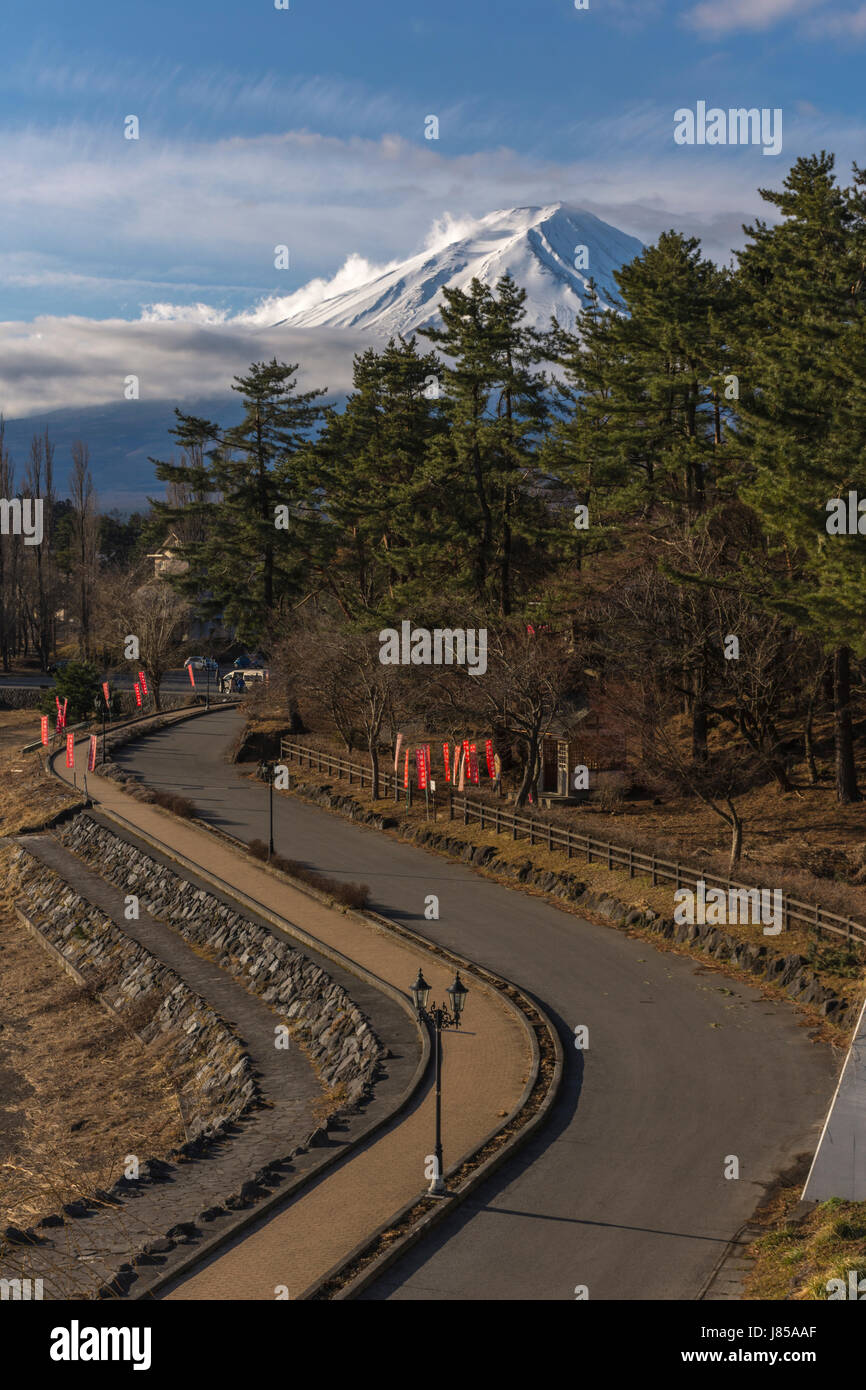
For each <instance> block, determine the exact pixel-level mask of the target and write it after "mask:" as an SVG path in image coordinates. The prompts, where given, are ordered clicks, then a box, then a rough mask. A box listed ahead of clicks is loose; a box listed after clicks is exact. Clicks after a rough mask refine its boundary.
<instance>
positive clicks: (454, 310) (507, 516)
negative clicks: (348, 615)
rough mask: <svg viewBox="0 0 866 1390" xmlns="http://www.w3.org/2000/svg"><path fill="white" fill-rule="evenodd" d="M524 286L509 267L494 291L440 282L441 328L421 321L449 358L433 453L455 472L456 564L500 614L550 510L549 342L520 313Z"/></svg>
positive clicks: (534, 560) (535, 553)
mask: <svg viewBox="0 0 866 1390" xmlns="http://www.w3.org/2000/svg"><path fill="white" fill-rule="evenodd" d="M525 299H526V293H525V291H524V290H522V289H519V288H518V287H517V285H516V284H515V282H514V281H513V279H512V278H511V277H510V276H504V277H503V278H502V280H500V281H499V283H498V284H497V286H496V290H495V293H494V291H492V290H490V289H489V288H488V287H487V286H485V285H483V284H482V283H481V281H479V280H477V279H475V280H473V281H472V283H471V284H470V286H469V289H468V291H465V290H459V289H450V288H447V287H446V288H444V289H443V303H442V307H441V316H442V322H443V327H442V328H426V329H422V330H421V332H422V334H423V336H425V337H427V338H429V339H430V340H431V341H432V342H433V343H435V344H436V345H437V347H439V349H440V351H441V352H442V353H443V354H444V356H445V357H446V359H447V361H446V364H445V365H443V368H442V373H443V376H444V384H445V405H444V408H445V411H446V414H447V416H448V420H449V424H450V430H449V433H448V437H447V441H444V442H443V443H442V445H441V447H439V448H438V449H434V450H433V451H432V454H431V464H432V467H433V469H434V471H436V472H438V474H439V475H440V476H442V475H448V476H450V477H451V478H452V480H453V482H452V488H453V495H454V499H455V503H456V509H455V510H456V512H457V514H458V515H459V516H460V528H459V529H460V536H459V537H458V536H457V535H454V537H453V558H454V563H455V567H456V569H457V570H458V572H459V573H460V574H461V576H462V577H463V578H464V579H465V583H466V586H467V589H468V591H469V593H470V594H471V596H472V597H473V598H474V599H475V600H477V601H478V602H479V603H482V604H486V605H495V607H496V609H497V610H498V612H499V613H500V614H501V615H503V616H508V614H509V613H511V611H512V609H513V607H514V603H515V598H516V596H517V595H518V592H519V591H520V590H522V589H523V588H524V587H525V585H526V582H527V579H528V577H529V576H530V575H531V574H532V573H533V572H537V568H538V560H539V549H538V546H539V541H540V538H541V535H542V532H543V529H544V510H543V507H542V505H541V502H540V500H539V499H538V497H537V496H535V491H536V490H537V489H536V486H535V485H536V483H537V450H538V446H539V443H540V440H541V438H542V437H543V434H544V431H545V429H546V427H547V423H548V414H549V404H548V402H547V399H546V383H545V380H544V377H543V374H542V373H541V372H540V371H539V370H537V369H538V365H539V364H540V363H541V362H542V360H543V355H544V345H543V343H542V341H541V339H540V337H539V335H538V334H536V333H535V332H534V331H533V330H532V329H530V328H529V327H528V326H526V325H525V324H524V323H523V319H524V318H525V315H526V310H525Z"/></svg>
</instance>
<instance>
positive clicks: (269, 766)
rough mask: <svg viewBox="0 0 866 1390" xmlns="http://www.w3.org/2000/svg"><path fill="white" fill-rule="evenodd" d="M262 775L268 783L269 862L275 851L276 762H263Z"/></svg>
mask: <svg viewBox="0 0 866 1390" xmlns="http://www.w3.org/2000/svg"><path fill="white" fill-rule="evenodd" d="M262 776H263V777H264V779H265V781H266V782H267V784H268V863H269V864H270V862H271V855H272V854H273V852H274V763H272V762H271V763H269V762H263V763H262Z"/></svg>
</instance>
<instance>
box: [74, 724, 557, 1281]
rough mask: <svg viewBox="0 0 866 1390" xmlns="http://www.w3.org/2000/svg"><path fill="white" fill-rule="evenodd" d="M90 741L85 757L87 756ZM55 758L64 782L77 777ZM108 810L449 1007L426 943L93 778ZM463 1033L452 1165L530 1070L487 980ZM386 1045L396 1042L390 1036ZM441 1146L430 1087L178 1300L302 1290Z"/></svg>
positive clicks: (91, 786)
mask: <svg viewBox="0 0 866 1390" xmlns="http://www.w3.org/2000/svg"><path fill="white" fill-rule="evenodd" d="M86 747H87V741H86V739H81V740H79V741H78V742H77V743H76V759H77V760H83V758H84V757H85V756H86ZM60 762H62V759H57V760H56V761H55V768H56V770H57V771H58V772H59V773H60V775H61V776H65V777H66V779H67V780H71V777H70V774H69V772H68V770H67V769H66V768H65V767H62V766H59V763H60ZM88 791H89V793H90V795H91V797H92V798H93V800H94V802H95V803H96V804H97V805H98V806H99V808H100V809H101V810H102V811H104V812H107V813H108V814H111V815H116V816H118V817H119V818H121V821H122V822H123V823H125V824H127V825H128V826H130V827H131V828H133V829H134V830H135V831H137V832H139V833H141V834H143V835H145V836H148V837H150V838H152V839H153V840H155V841H156V842H157V843H158V846H159V848H160V849H161V850H162V852H163V853H164V854H166V855H167V856H168V857H169V858H171V859H173V860H175V862H177V863H178V864H179V865H180V867H181V869H183V867H184V866H185V865H187V864H191V865H194V866H196V867H197V868H198V870H199V872H200V873H201V874H202V875H203V876H204V877H205V878H212V879H216V880H218V882H219V885H221V886H222V887H223V889H224V890H227V891H231V892H233V893H235V894H237V895H240V896H241V898H243V897H246V898H248V899H249V900H251V901H252V902H253V903H255V904H257V905H258V906H259V908H260V910H261V911H262V912H263V913H264V914H265V915H266V916H267V917H268V918H269V919H270V920H271V921H272V922H275V923H279V922H280V921H282V923H283V924H284V925H285V928H286V930H287V931H289V932H290V933H292V932H293V930H294V931H295V932H299V933H301V934H302V935H303V934H306V935H308V936H309V937H312V938H314V939H315V941H316V942H317V943H318V944H319V945H320V946H321V947H322V948H323V949H324V950H325V951H326V952H327V950H328V949H331V950H335V951H338V952H340V953H341V954H342V955H343V956H345V957H347V958H349V959H350V960H352V961H355V962H356V963H357V964H358V965H360V966H361V967H362V968H363V969H364V970H366V971H369V972H371V973H372V974H373V975H376V976H378V977H379V978H380V979H382V980H384V981H386V982H387V983H388V984H390V985H392V986H393V987H395V988H397V989H399V990H401V991H403V992H404V993H407V992H408V989H409V986H410V985H411V984H412V982H413V980H414V978H415V976H416V975H417V972H418V969H419V967H421V968H423V971H424V974H425V976H426V978H427V980H428V981H429V983H430V984H431V986H432V989H433V996H432V997H433V999H434V1000H435V1001H436V1002H440V1001H442V1002H445V990H446V989H447V987H448V985H449V984H450V983H451V980H452V978H453V969H452V968H451V967H449V966H447V965H446V964H445V963H444V962H442V961H440V960H439V959H438V958H437V957H436V956H435V955H433V954H432V953H431V952H430V951H428V950H427V949H426V948H424V947H423V946H421V945H418V946H415V945H414V944H413V943H411V942H409V941H407V940H406V939H405V938H404V937H402V936H398V935H396V934H393V933H391V932H389V931H387V929H385V928H384V927H381V928H380V927H377V926H375V925H374V924H372V923H369V924H367V923H364V922H362V920H361V919H360V918H358V917H357V916H354V915H350V914H344V913H341V912H338V911H335V910H334V909H331V908H329V907H327V906H325V905H323V904H321V903H319V902H318V901H316V900H315V899H313V898H311V897H309V896H308V895H307V894H305V893H303V892H301V891H300V890H299V889H295V888H293V887H291V886H290V885H289V884H287V883H286V882H285V880H283V879H281V878H280V877H279V876H278V875H275V874H273V873H271V872H270V871H269V870H268V869H266V868H265V867H264V866H263V865H260V864H257V863H256V862H255V861H254V860H251V859H250V858H249V857H248V856H247V855H246V854H245V853H244V852H243V851H242V850H240V849H235V848H234V847H233V846H232V845H231V844H228V843H224V842H222V841H221V840H219V839H218V838H217V837H215V836H214V835H213V834H211V833H209V832H208V831H206V830H203V829H201V828H200V827H198V826H195V825H192V824H187V823H185V822H183V821H179V820H177V819H176V818H175V817H173V816H170V815H169V814H168V813H167V812H164V811H162V810H160V809H159V808H158V807H155V806H151V805H147V804H144V803H141V802H138V801H135V800H134V799H133V798H131V797H128V796H126V795H124V793H123V792H122V791H121V790H120V788H119V787H118V785H117V783H115V782H112V781H109V780H108V779H106V778H102V777H99V776H98V775H97V774H95V773H91V774H88ZM470 991H471V992H470V995H469V1000H468V1003H467V1007H466V1013H465V1027H464V1028H462V1029H461V1030H460V1031H459V1032H449V1033H448V1034H447V1035H446V1037H445V1040H444V1041H445V1048H444V1057H445V1064H444V1077H445V1085H444V1099H443V1143H444V1150H445V1166H446V1169H448V1168H449V1167H450V1166H451V1165H452V1164H454V1163H455V1162H457V1161H458V1160H459V1159H460V1158H462V1157H463V1156H464V1155H465V1154H467V1153H469V1152H470V1151H472V1150H474V1149H475V1148H476V1147H477V1146H478V1145H479V1144H480V1143H481V1141H482V1140H483V1139H485V1138H486V1137H487V1135H489V1134H490V1133H491V1131H492V1130H494V1129H495V1128H497V1127H498V1125H500V1124H501V1123H502V1120H503V1118H504V1117H505V1116H507V1115H508V1114H510V1112H511V1111H512V1110H513V1109H514V1107H515V1106H516V1104H517V1102H518V1101H519V1099H520V1096H521V1094H522V1092H523V1089H524V1086H525V1083H526V1080H527V1078H528V1075H529V1068H530V1045H529V1038H528V1033H527V1030H526V1028H525V1025H524V1024H523V1023H522V1022H521V1020H520V1019H519V1018H518V1016H517V1015H516V1013H515V1012H514V1011H513V1009H512V1008H511V1007H510V1006H509V1005H507V1004H506V1003H505V1002H504V1001H503V1000H502V998H501V997H500V996H499V995H497V994H496V993H495V992H494V991H493V990H491V989H489V988H488V987H487V986H485V985H484V984H482V983H481V982H475V981H470ZM383 1041H384V1042H385V1043H386V1044H387V1042H388V1039H387V1038H386V1039H383ZM432 1148H433V1096H432V1093H430V1092H429V1091H428V1092H427V1093H426V1094H425V1095H424V1096H423V1097H422V1098H421V1099H419V1101H418V1102H417V1103H416V1104H415V1105H414V1106H413V1107H412V1108H410V1110H409V1111H408V1113H406V1114H405V1116H404V1117H402V1118H401V1119H400V1120H399V1121H397V1122H396V1123H395V1124H394V1125H393V1126H392V1127H391V1128H389V1129H387V1130H386V1131H385V1132H382V1133H379V1134H378V1135H376V1136H374V1137H373V1138H372V1139H370V1140H369V1141H368V1142H367V1143H366V1144H365V1145H363V1146H362V1147H361V1148H360V1149H358V1150H356V1151H355V1152H354V1153H353V1154H351V1155H349V1156H348V1158H347V1159H346V1160H344V1161H343V1162H342V1163H341V1164H340V1165H339V1166H336V1167H335V1168H333V1169H331V1170H329V1171H328V1172H327V1173H326V1174H324V1175H323V1176H322V1177H321V1178H320V1179H318V1180H317V1181H315V1182H314V1184H313V1186H311V1187H310V1188H309V1189H306V1190H305V1191H303V1192H302V1193H300V1194H299V1195H298V1197H297V1198H295V1199H294V1200H293V1201H292V1202H291V1204H290V1205H289V1206H288V1207H287V1208H286V1209H285V1210H283V1211H281V1212H278V1213H277V1214H276V1215H273V1216H271V1217H265V1218H264V1219H263V1221H262V1222H261V1224H260V1225H259V1226H258V1227H256V1228H254V1229H253V1230H252V1231H251V1232H250V1233H249V1234H248V1235H245V1236H243V1237H242V1238H241V1239H240V1240H239V1241H238V1243H237V1244H235V1245H234V1246H232V1247H231V1248H228V1249H226V1250H225V1251H224V1252H222V1253H219V1254H217V1255H215V1256H214V1257H213V1259H212V1260H211V1262H210V1263H209V1264H207V1265H206V1266H204V1267H203V1268H201V1269H200V1270H199V1271H198V1272H197V1273H195V1274H192V1275H191V1276H190V1277H189V1278H187V1279H186V1280H185V1281H184V1282H182V1283H181V1284H180V1285H179V1286H178V1287H177V1288H175V1290H174V1291H173V1292H172V1293H171V1294H169V1297H172V1298H183V1299H270V1298H275V1297H278V1296H285V1294H283V1293H282V1290H287V1292H288V1296H289V1297H290V1298H295V1297H297V1296H298V1295H299V1294H301V1293H302V1292H303V1291H304V1290H305V1289H306V1288H307V1287H308V1286H309V1285H311V1284H312V1283H314V1282H315V1281H316V1280H317V1279H319V1278H321V1277H322V1276H323V1275H324V1274H325V1273H327V1271H328V1270H329V1269H331V1268H332V1267H333V1266H334V1265H335V1264H337V1263H338V1262H339V1261H340V1260H341V1259H344V1258H345V1257H346V1256H347V1255H348V1254H349V1253H350V1252H351V1251H352V1250H353V1249H355V1247H356V1246H358V1245H359V1244H360V1243H361V1242H362V1241H364V1240H365V1239H367V1237H368V1236H370V1235H371V1234H372V1233H373V1232H374V1231H375V1230H377V1229H378V1228H379V1226H381V1225H382V1224H383V1223H386V1222H388V1221H389V1220H390V1219H391V1218H392V1217H393V1216H394V1215H395V1214H396V1213H397V1212H398V1211H399V1210H400V1209H401V1208H402V1207H403V1206H405V1205H406V1203H408V1202H410V1201H411V1200H413V1199H414V1198H415V1197H417V1196H420V1195H421V1193H422V1192H423V1191H424V1189H425V1188H426V1185H427V1183H426V1181H425V1174H424V1170H425V1163H426V1159H427V1156H428V1155H429V1154H430V1153H431V1151H432Z"/></svg>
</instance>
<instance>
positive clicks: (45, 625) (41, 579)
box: [24, 430, 57, 671]
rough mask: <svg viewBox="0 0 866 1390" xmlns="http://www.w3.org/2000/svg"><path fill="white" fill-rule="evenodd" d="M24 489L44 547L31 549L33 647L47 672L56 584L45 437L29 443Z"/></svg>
mask: <svg viewBox="0 0 866 1390" xmlns="http://www.w3.org/2000/svg"><path fill="white" fill-rule="evenodd" d="M24 482H25V488H26V490H27V492H28V493H29V494H30V496H31V497H33V498H34V499H37V498H40V499H41V500H42V508H43V519H42V525H43V536H44V538H45V539H44V543H43V544H41V545H37V546H34V547H33V564H34V568H35V591H36V592H35V596H34V608H35V645H36V649H37V651H38V653H39V663H40V665H41V667H42V669H43V671H45V670H47V668H48V663H49V661H50V660H51V653H52V651H53V650H54V645H55V612H56V607H57V581H56V574H55V567H54V559H53V553H52V549H51V532H52V513H53V508H54V445H53V443H52V442H51V440H50V439H49V437H48V432H47V430H46V432H45V434H44V435H42V436H40V435H38V434H35V435H34V436H33V438H32V440H31V441H30V461H29V463H28V466H27V472H26V475H25V480H24Z"/></svg>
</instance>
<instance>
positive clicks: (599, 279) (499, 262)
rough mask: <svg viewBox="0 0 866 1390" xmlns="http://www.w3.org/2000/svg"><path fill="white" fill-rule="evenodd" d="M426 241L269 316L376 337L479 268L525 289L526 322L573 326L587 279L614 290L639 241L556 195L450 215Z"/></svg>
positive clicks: (407, 326)
mask: <svg viewBox="0 0 866 1390" xmlns="http://www.w3.org/2000/svg"><path fill="white" fill-rule="evenodd" d="M452 231H453V239H448V235H447V232H446V233H445V234H444V235H443V234H441V233H440V235H439V236H438V237H437V239H436V241H435V242H434V243H433V244H432V245H430V246H428V247H427V248H426V249H425V250H423V251H420V252H418V253H417V254H416V255H414V256H411V257H409V259H408V260H405V261H401V262H399V263H397V264H392V265H390V266H387V267H385V268H383V269H379V270H374V271H373V272H372V273H371V275H370V277H369V278H368V279H364V280H362V281H361V282H360V283H358V284H355V285H353V286H352V287H351V288H347V289H344V290H342V291H341V292H338V293H330V294H328V289H329V288H330V287H329V286H327V285H324V284H323V297H322V298H321V299H319V300H318V301H317V302H314V303H312V304H310V303H309V302H308V303H307V304H306V305H305V306H304V307H303V308H300V309H299V310H297V311H296V312H294V313H290V314H289V315H288V316H287V317H285V318H282V319H279V320H278V321H277V324H276V325H274V326H280V325H286V326H287V327H291V328H316V327H328V328H351V329H355V330H362V331H367V332H370V333H372V334H375V335H376V336H377V337H379V336H381V337H390V336H392V335H397V334H404V335H405V334H408V333H412V332H415V331H416V330H417V329H419V328H421V327H426V326H428V325H431V324H435V323H438V322H439V321H440V320H439V313H438V305H439V300H440V297H441V291H442V288H443V286H446V285H447V286H448V287H449V288H459V289H467V288H468V286H469V284H470V282H471V281H472V280H473V279H475V278H477V279H479V280H481V281H482V282H483V283H485V284H487V285H490V286H491V287H492V286H494V285H495V284H496V283H497V281H498V280H500V279H501V278H502V276H503V275H505V274H506V273H510V274H511V275H512V276H513V278H514V279H515V280H516V281H517V283H518V285H520V286H521V287H522V288H523V289H525V290H526V292H527V300H526V308H527V320H526V321H527V322H528V323H530V324H532V325H533V326H535V327H537V328H548V327H549V326H550V319H551V317H555V318H556V319H557V321H558V322H559V323H561V324H562V325H563V326H564V327H567V328H573V327H574V322H575V315H576V314H577V313H578V312H579V311H580V309H581V307H582V306H583V305H584V304H585V303H586V299H587V285H588V283H589V280H590V279H594V280H595V282H596V284H597V286H598V288H599V292H600V294H601V297H602V301H603V302H604V303H610V302H611V301H612V298H613V297H615V295H616V286H615V283H614V279H613V272H614V271H615V270H617V269H618V268H619V267H620V266H621V265H623V264H625V263H626V262H627V261H630V260H633V259H634V257H635V256H637V255H639V254H640V252H641V251H642V249H643V247H642V244H641V242H640V241H638V240H637V238H636V237H632V236H628V235H627V234H626V233H625V232H621V231H619V230H618V229H617V228H616V227H612V226H611V225H610V224H609V223H607V222H602V221H601V219H600V218H598V217H596V216H595V215H594V214H593V213H590V212H585V211H583V210H582V209H580V208H576V207H571V206H569V205H567V204H564V203H551V204H548V205H547V206H546V207H520V208H511V209H505V210H500V211H497V212H491V213H488V215H487V216H486V217H481V218H478V219H477V220H476V221H473V222H471V223H469V224H467V223H466V222H462V223H457V224H452Z"/></svg>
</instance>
